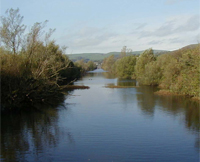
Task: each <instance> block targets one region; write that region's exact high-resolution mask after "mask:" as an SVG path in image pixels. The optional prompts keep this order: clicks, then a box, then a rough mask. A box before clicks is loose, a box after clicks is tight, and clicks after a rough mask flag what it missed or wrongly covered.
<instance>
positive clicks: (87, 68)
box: [75, 59, 97, 75]
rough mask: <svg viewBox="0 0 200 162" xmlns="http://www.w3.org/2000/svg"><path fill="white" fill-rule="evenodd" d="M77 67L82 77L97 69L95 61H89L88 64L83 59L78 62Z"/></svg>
mask: <svg viewBox="0 0 200 162" xmlns="http://www.w3.org/2000/svg"><path fill="white" fill-rule="evenodd" d="M75 65H76V66H77V67H78V68H79V69H80V72H81V75H84V74H85V73H86V72H87V71H92V70H94V69H96V68H97V66H96V64H95V63H94V62H93V61H88V62H87V63H86V62H85V61H84V60H83V59H81V60H78V61H76V62H75Z"/></svg>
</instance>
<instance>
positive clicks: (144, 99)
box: [136, 86, 157, 117]
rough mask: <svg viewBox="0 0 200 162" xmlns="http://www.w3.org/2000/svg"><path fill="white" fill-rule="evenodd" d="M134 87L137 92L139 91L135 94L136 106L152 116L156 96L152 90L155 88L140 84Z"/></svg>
mask: <svg viewBox="0 0 200 162" xmlns="http://www.w3.org/2000/svg"><path fill="white" fill-rule="evenodd" d="M136 89H137V92H139V93H137V94H136V97H137V101H138V107H139V108H140V109H141V110H142V112H143V113H144V114H146V115H148V116H151V117H152V116H153V115H154V112H155V104H156V96H155V95H154V92H155V91H156V90H157V88H156V87H153V86H141V87H138V88H136Z"/></svg>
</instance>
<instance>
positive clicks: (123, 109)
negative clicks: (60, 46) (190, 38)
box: [1, 70, 199, 162]
mask: <svg viewBox="0 0 200 162" xmlns="http://www.w3.org/2000/svg"><path fill="white" fill-rule="evenodd" d="M101 72H102V70H97V71H93V72H91V73H88V74H87V75H86V76H85V77H84V78H82V79H81V80H79V81H77V82H75V83H74V84H76V85H85V86H89V87H90V89H85V90H74V91H71V92H70V93H69V94H68V95H66V96H65V98H64V99H63V102H62V103H60V104H59V105H58V106H56V107H54V108H45V109H44V110H43V111H42V112H32V113H20V114H17V115H16V114H12V115H3V116H2V117H1V161H5V162H7V161H9V162H15V161H23V162H24V161H28V162H29V161H30V162H65V161H67V162H68V161H69V162H72V161H73V162H88V161H93V162H112V161H113V162H129V161H130V162H198V161H199V104H198V103H197V102H193V101H190V100H188V99H187V98H183V97H180V96H158V95H155V94H154V92H155V91H156V90H157V89H156V88H155V87H151V86H138V85H137V83H136V81H135V80H120V79H116V78H113V77H110V76H109V75H108V73H101ZM113 85H114V86H116V87H117V86H120V87H122V88H116V87H115V88H109V87H113ZM123 86H124V88H123Z"/></svg>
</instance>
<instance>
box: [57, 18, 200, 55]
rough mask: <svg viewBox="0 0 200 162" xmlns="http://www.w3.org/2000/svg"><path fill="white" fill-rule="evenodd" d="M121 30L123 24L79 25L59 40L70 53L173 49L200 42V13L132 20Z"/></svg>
mask: <svg viewBox="0 0 200 162" xmlns="http://www.w3.org/2000/svg"><path fill="white" fill-rule="evenodd" d="M126 29H129V30H125V31H124V32H121V29H120V26H118V27H117V28H113V26H107V27H102V28H101V27H91V26H83V25H82V26H78V27H76V28H74V27H73V28H71V29H70V30H68V34H65V35H63V36H62V37H61V38H60V39H59V40H58V41H59V44H61V45H67V46H68V47H69V48H68V50H67V53H85V52H98V53H107V52H111V51H120V50H121V48H122V47H123V46H127V47H128V48H131V49H132V50H133V51H136V50H144V49H148V48H153V49H163V50H174V49H178V48H181V47H183V46H185V45H188V44H192V43H198V41H199V35H198V34H199V33H200V25H199V15H178V16H173V17H169V18H168V19H166V21H165V22H164V23H157V24H155V23H149V24H147V23H146V22H145V23H142V22H141V23H133V24H132V26H130V27H129V28H126Z"/></svg>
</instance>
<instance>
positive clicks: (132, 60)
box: [115, 56, 136, 79]
mask: <svg viewBox="0 0 200 162" xmlns="http://www.w3.org/2000/svg"><path fill="white" fill-rule="evenodd" d="M135 64H136V57H135V56H126V57H123V58H121V59H118V60H117V61H116V62H115V67H116V68H115V74H116V76H117V77H119V78H122V79H131V78H134V76H135V71H134V67H135Z"/></svg>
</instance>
